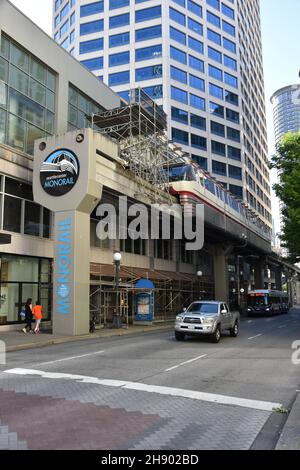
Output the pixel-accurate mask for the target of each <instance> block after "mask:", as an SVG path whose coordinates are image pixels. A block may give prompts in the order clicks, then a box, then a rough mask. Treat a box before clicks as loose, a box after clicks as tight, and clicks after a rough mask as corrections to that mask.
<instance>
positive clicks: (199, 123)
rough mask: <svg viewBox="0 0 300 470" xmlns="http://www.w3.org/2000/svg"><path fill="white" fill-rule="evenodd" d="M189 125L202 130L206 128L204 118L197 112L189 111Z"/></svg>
mask: <svg viewBox="0 0 300 470" xmlns="http://www.w3.org/2000/svg"><path fill="white" fill-rule="evenodd" d="M191 126H192V127H196V128H197V129H201V130H203V131H205V130H206V119H205V118H203V117H201V116H198V115H197V114H192V113H191Z"/></svg>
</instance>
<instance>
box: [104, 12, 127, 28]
mask: <svg viewBox="0 0 300 470" xmlns="http://www.w3.org/2000/svg"><path fill="white" fill-rule="evenodd" d="M129 18H130V16H129V13H123V15H117V16H111V17H110V18H109V27H110V28H119V27H120V26H127V25H128V24H129Z"/></svg>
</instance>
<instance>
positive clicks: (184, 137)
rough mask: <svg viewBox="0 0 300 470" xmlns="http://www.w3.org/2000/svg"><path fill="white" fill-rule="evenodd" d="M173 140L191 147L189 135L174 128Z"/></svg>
mask: <svg viewBox="0 0 300 470" xmlns="http://www.w3.org/2000/svg"><path fill="white" fill-rule="evenodd" d="M172 140H174V141H175V142H179V143H180V144H183V145H189V133H188V132H186V131H182V130H181V129H175V128H174V127H172Z"/></svg>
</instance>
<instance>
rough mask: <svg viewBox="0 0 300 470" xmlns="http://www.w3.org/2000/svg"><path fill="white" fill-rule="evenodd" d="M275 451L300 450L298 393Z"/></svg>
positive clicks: (299, 395) (299, 405)
mask: <svg viewBox="0 0 300 470" xmlns="http://www.w3.org/2000/svg"><path fill="white" fill-rule="evenodd" d="M275 450H300V393H298V392H297V396H296V399H295V401H294V403H293V405H292V409H291V411H290V413H289V416H288V419H287V421H286V423H285V425H284V427H283V430H282V432H281V435H280V437H279V440H278V442H277V445H276V447H275Z"/></svg>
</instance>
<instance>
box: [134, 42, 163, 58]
mask: <svg viewBox="0 0 300 470" xmlns="http://www.w3.org/2000/svg"><path fill="white" fill-rule="evenodd" d="M161 55H162V46H161V44H158V45H157V46H150V47H143V48H142V49H136V51H135V60H136V62H139V61H141V60H149V59H156V58H157V57H161Z"/></svg>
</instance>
